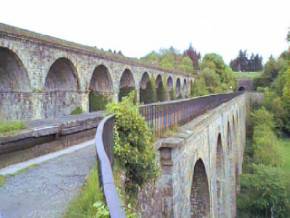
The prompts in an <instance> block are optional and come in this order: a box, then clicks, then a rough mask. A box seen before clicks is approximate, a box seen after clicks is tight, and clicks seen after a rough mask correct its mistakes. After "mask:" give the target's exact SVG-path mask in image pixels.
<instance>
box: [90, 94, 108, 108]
mask: <svg viewBox="0 0 290 218" xmlns="http://www.w3.org/2000/svg"><path fill="white" fill-rule="evenodd" d="M111 101H112V97H111V96H106V95H102V94H100V93H98V92H90V95H89V102H90V111H99V110H105V109H106V105H107V104H108V103H109V102H111Z"/></svg>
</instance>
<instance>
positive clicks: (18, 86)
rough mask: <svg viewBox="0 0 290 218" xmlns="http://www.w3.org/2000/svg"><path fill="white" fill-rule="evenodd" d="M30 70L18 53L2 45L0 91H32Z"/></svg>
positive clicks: (0, 49) (0, 51) (0, 53)
mask: <svg viewBox="0 0 290 218" xmlns="http://www.w3.org/2000/svg"><path fill="white" fill-rule="evenodd" d="M30 91H31V87H30V80H29V76H28V72H27V70H26V69H25V67H24V65H23V63H22V61H21V60H20V58H19V57H18V55H17V54H16V53H14V52H13V51H11V50H10V49H8V48H4V47H0V92H30Z"/></svg>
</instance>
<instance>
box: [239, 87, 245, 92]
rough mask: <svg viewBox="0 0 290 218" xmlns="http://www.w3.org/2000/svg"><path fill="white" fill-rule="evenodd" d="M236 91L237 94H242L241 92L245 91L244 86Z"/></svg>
mask: <svg viewBox="0 0 290 218" xmlns="http://www.w3.org/2000/svg"><path fill="white" fill-rule="evenodd" d="M238 91H239V92H243V91H246V89H245V87H244V86H241V87H239V89H238Z"/></svg>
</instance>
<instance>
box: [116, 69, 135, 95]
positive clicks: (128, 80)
mask: <svg viewBox="0 0 290 218" xmlns="http://www.w3.org/2000/svg"><path fill="white" fill-rule="evenodd" d="M135 89H136V88H135V80H134V77H133V74H132V72H131V71H130V70H129V69H126V70H125V71H124V72H123V74H122V76H121V80H120V87H119V97H118V99H119V101H121V100H122V98H123V97H125V96H127V95H129V93H130V92H132V91H134V90H135Z"/></svg>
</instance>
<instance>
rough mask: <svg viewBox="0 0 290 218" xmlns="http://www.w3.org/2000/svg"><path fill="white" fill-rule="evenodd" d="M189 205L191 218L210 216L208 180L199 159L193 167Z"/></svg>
mask: <svg viewBox="0 0 290 218" xmlns="http://www.w3.org/2000/svg"><path fill="white" fill-rule="evenodd" d="M190 205H191V217H192V218H199V217H209V216H210V194H209V185H208V178H207V173H206V168H205V166H204V163H203V161H202V160H201V159H199V160H197V161H196V163H195V166H194V172H193V177H192V185H191V194H190Z"/></svg>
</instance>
